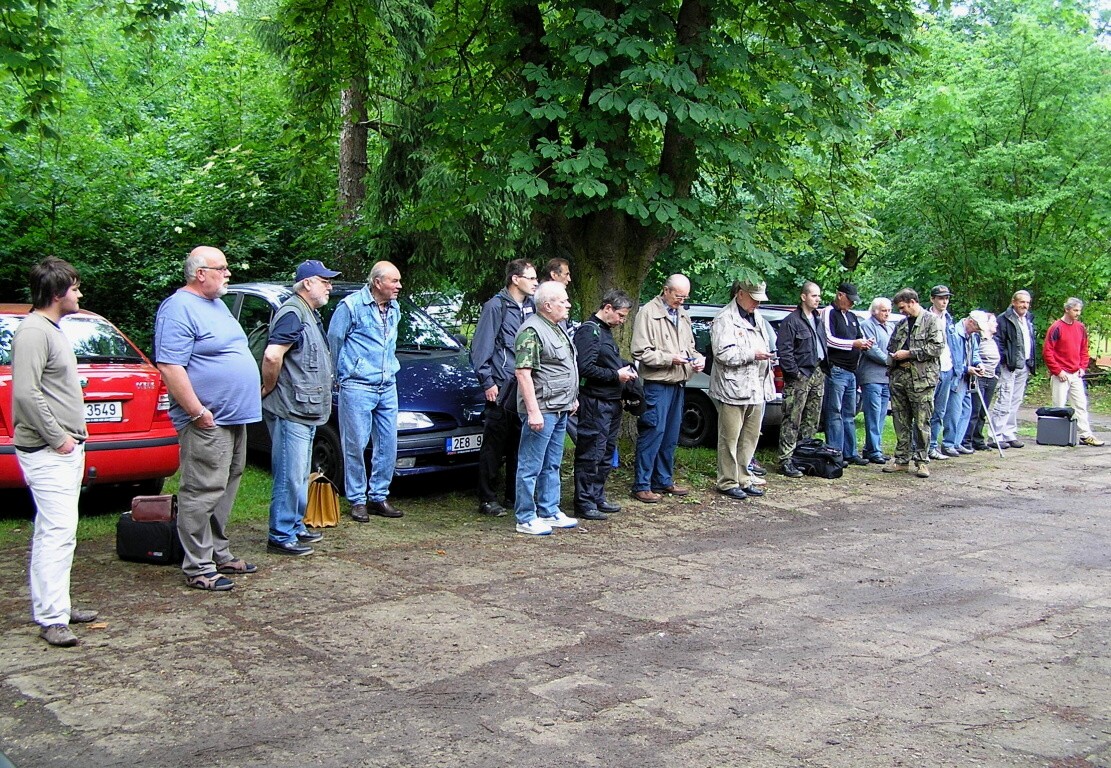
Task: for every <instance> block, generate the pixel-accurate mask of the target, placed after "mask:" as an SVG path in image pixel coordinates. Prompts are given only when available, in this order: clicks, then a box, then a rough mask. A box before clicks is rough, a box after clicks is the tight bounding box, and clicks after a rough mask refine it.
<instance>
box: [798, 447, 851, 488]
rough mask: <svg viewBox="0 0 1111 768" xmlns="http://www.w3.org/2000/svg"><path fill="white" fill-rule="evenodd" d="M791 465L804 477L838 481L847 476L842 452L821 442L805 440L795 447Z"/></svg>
mask: <svg viewBox="0 0 1111 768" xmlns="http://www.w3.org/2000/svg"><path fill="white" fill-rule="evenodd" d="M791 463H792V464H794V465H795V466H796V467H798V468H799V469H800V470H801V471H802V473H803V474H804V475H812V476H813V477H823V478H825V479H827V480H836V479H837V478H839V477H841V476H842V475H843V474H845V470H844V469H843V468H842V467H841V451H839V450H837V449H836V448H831V447H830V446H828V445H826V444H825V443H823V442H822V441H821V440H815V439H810V440H804V441H802V442H801V443H799V444H798V446H796V447H795V452H794V454H793V455H792V457H791Z"/></svg>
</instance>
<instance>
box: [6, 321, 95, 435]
mask: <svg viewBox="0 0 1111 768" xmlns="http://www.w3.org/2000/svg"><path fill="white" fill-rule="evenodd" d="M12 406H13V408H12V410H13V412H14V421H15V445H16V447H17V448H42V447H44V446H47V445H49V446H50V447H51V448H60V447H61V445H62V444H63V443H64V442H65V441H66V437H72V438H73V439H75V440H85V439H86V438H87V437H88V436H89V432H88V429H87V428H86V426H85V402H84V397H83V395H82V394H81V380H80V377H79V376H78V373H77V356H76V355H74V354H73V346H72V345H71V344H70V343H69V339H67V338H66V335H65V334H64V333H62V329H61V328H59V327H58V326H56V325H55V324H54V323H53V322H51V321H50V320H49V319H47V318H46V317H44V316H43V315H40V314H38V313H36V312H32V313H31V314H29V315H28V316H27V317H26V318H25V319H24V320H23V322H22V323H20V324H19V327H18V328H17V329H16V331H15V334H14V335H13V336H12Z"/></svg>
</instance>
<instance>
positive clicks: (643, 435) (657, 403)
mask: <svg viewBox="0 0 1111 768" xmlns="http://www.w3.org/2000/svg"><path fill="white" fill-rule="evenodd" d="M644 404H645V406H646V407H645V410H644V413H643V414H642V415H641V417H640V418H639V419H637V451H636V477H635V478H634V480H633V490H634V491H650V490H652V489H653V488H670V487H671V486H673V485H675V477H674V475H675V446H677V445H679V427H680V426H681V425H682V423H683V385H682V384H663V383H661V382H658V381H646V382H644Z"/></svg>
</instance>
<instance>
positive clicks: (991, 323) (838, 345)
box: [777, 282, 1103, 477]
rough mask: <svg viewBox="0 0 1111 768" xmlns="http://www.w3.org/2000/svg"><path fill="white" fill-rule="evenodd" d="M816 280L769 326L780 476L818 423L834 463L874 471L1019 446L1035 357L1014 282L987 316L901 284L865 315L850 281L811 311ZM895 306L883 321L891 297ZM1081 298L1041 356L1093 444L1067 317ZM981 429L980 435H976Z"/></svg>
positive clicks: (1082, 341)
mask: <svg viewBox="0 0 1111 768" xmlns="http://www.w3.org/2000/svg"><path fill="white" fill-rule="evenodd" d="M820 295H821V292H820V289H819V287H818V286H817V285H816V284H814V283H810V282H808V283H806V284H804V286H803V288H802V293H801V296H800V303H799V306H798V308H797V309H796V310H795V311H793V312H792V313H791V314H790V315H788V316H787V318H785V319H784V320H783V322H782V323H781V324H780V328H779V338H778V341H777V350H778V352H779V361H780V366H781V368H782V370H783V376H784V380H785V385H784V392H783V395H784V409H785V416H784V423H783V426H782V428H781V431H780V442H779V463H780V466H779V469H780V472H781V473H782V474H784V475H787V476H788V477H799V476H801V475H802V472H801V471H800V470H799V468H798V467H796V466H794V464H793V463H792V456H793V452H794V450H795V446H796V444H797V442H798V441H799V440H800V439H805V438H808V437H812V436H813V435H814V433H815V432H816V431H818V426H819V418H820V417H821V416H823V415H824V418H825V430H826V431H825V438H826V442H827V443H829V444H830V445H831V446H832V447H834V448H836V449H838V450H840V451H841V452H842V455H843V457H844V462H845V465H846V466H848V465H851V464H859V465H867V464H869V463H874V464H882V465H884V467H883V471H885V472H898V471H909V470H910V468H911V464H912V463H913V465H914V471H915V474H916V475H917V476H918V477H929V475H930V470H929V464H930V462H931V461H943V460H946V459H949V458H954V457H958V456H961V455H965V454H971V453H973V452H975V451H976V450H986V449H1007V448H1022V447H1023V446H1024V443H1023V441H1022V440H1021V439H1019V436H1018V431H1017V430H1018V411H1019V408H1020V406H1021V405H1022V401H1023V397H1024V395H1025V391H1026V383H1027V381H1028V379H1029V377H1030V375H1031V374H1032V373H1033V372H1034V370H1035V366H1036V354H1035V352H1036V344H1037V341H1036V333H1035V329H1034V317H1033V314H1032V313H1031V312H1030V302H1031V297H1030V293H1029V292H1028V291H1017V292H1015V294H1014V296H1013V297H1012V299H1011V306H1010V307H1008V308H1007V310H1006V311H1004V312H1003V313H1002V314H1001V315H1000V316H999V317H998V318H997V317H996V316H995V315H993V314H991V313H988V312H984V311H981V310H975V311H973V312H970V313H969V314H968V315H967V316H966V317H964V318H962V319H960V320H955V319H954V318H953V316H952V315H951V314H950V313H949V301H950V299H951V298H952V293H951V291H950V290H949V288H948V287H947V286H945V285H937V286H934V287H933V288H932V289H931V290H930V304H929V306H928V307H923V306H922V305H921V304H920V303H919V298H918V293H917V292H916V291H914V290H913V289H909V288H907V289H903V290H902V291H899V292H898V293H897V294H895V296H894V297H893V299H891V300H888V299H886V298H884V297H877V298H876V299H874V300H873V301H872V303H871V306H870V308H869V316H868V318H866V319H864V320H858V318H857V317H856V315H855V313H853V312H852V311H851V309H852V307H853V305H855V304H856V303H857V302H859V300H860V297H859V295H858V294H857V291H856V289H855V287H854V286H853V285H852V284H850V283H842V284H841V285H839V286H838V287H837V293H836V296H835V298H834V301H833V303H831V304H830V305H829V306H827V307H826V308H825V309H823V310H821V311H820V312H819V310H818V305H819V302H820ZM893 304H894V307H895V308H896V309H897V310H898V311H899V312H901V313H902V314H903V319H902V320H900V321H899V322H898V323H892V322H891V320H890V315H891V310H892V305H893ZM1082 307H1083V303H1082V302H1081V301H1080V300H1079V299H1075V298H1070V299H1069V300H1068V301H1067V302H1066V303H1065V314H1064V316H1063V317H1062V318H1061V319H1060V320H1058V321H1057V322H1055V323H1054V324H1053V325H1052V326H1051V327H1050V329H1049V332H1048V333H1047V334H1046V337H1045V340H1044V344H1043V348H1042V357H1043V359H1044V360H1045V362H1046V364H1047V366H1048V367H1049V369H1050V374H1051V375H1052V379H1051V381H1052V393H1053V394H1052V397H1053V401H1054V404H1055V405H1058V406H1064V405H1066V404H1067V405H1069V406H1071V407H1072V408H1073V409H1074V413H1075V417H1076V419H1077V426H1078V430H1079V436H1080V441H1081V443H1083V444H1084V445H1091V446H1100V445H1103V441H1102V440H1100V439H1099V438H1097V437H1096V436H1095V435H1094V434H1093V433H1092V430H1091V425H1090V424H1089V422H1088V414H1087V397H1086V394H1085V391H1084V385H1083V377H1084V374H1085V371H1086V370H1087V368H1088V365H1089V363H1090V359H1089V356H1088V338H1087V332H1086V331H1085V329H1084V326H1083V324H1082V323H1080V321H1079V317H1080V311H1081V309H1082ZM857 388H859V391H860V394H861V397H862V398H863V402H862V408H861V410H862V411H863V413H864V423H865V441H864V446H863V451H861V452H858V450H857V446H856V430H855V427H854V426H853V421H854V419H855V415H856V392H857ZM889 408H890V411H891V414H892V421H893V425H894V429H895V434H896V439H897V442H896V448H895V452H894V455H893V456H887V455H885V454H884V452H883V450H882V447H881V442H880V439H881V436H882V432H883V424H884V419H885V417H886V415H887V413H888V410H889ZM985 428H986V434H985Z"/></svg>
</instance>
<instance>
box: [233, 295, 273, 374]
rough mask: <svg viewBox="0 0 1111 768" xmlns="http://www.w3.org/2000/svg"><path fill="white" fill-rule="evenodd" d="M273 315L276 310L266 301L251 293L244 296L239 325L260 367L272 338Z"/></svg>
mask: <svg viewBox="0 0 1111 768" xmlns="http://www.w3.org/2000/svg"><path fill="white" fill-rule="evenodd" d="M273 313H274V310H273V309H272V308H271V307H270V302H269V301H267V300H266V299H264V298H261V297H259V296H252V295H250V294H249V293H248V294H244V295H243V304H242V305H241V306H240V308H239V324H240V325H241V326H243V332H244V333H246V334H247V346H248V347H250V349H251V354H252V355H254V358H255V362H257V363H258V364H259V365H262V353H263V352H264V351H265V350H266V341H267V340H268V339H269V338H270V316H271V315H272V314H273Z"/></svg>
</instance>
